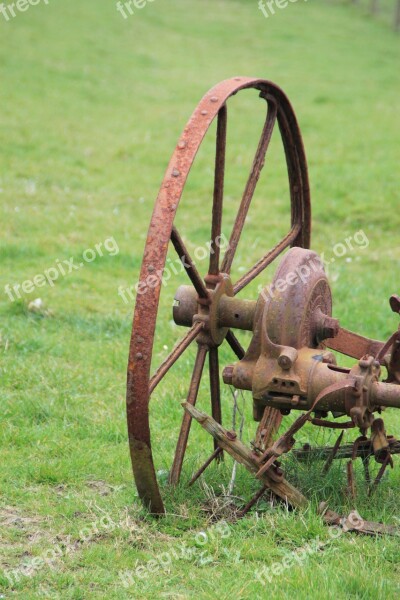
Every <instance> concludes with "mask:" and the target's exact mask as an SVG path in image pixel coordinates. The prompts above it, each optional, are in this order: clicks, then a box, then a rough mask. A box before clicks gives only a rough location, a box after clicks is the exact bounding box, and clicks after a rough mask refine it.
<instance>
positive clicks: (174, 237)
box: [171, 225, 208, 298]
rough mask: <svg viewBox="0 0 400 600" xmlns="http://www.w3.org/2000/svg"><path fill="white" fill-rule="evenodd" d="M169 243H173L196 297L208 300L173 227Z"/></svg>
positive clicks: (196, 272) (205, 290) (192, 264)
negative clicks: (196, 294)
mask: <svg viewBox="0 0 400 600" xmlns="http://www.w3.org/2000/svg"><path fill="white" fill-rule="evenodd" d="M171 242H172V243H173V245H174V248H175V250H176V252H177V254H178V256H179V258H180V259H181V262H182V264H183V266H184V268H185V271H186V273H187V274H188V276H189V279H190V281H191V282H192V283H193V285H194V287H195V289H196V291H197V293H198V295H199V296H200V298H208V292H207V289H206V286H205V284H204V281H203V280H202V278H201V277H200V275H199V272H198V271H197V269H196V267H195V265H194V262H193V261H192V259H191V257H190V254H189V252H188V250H187V248H186V246H185V244H184V243H183V240H182V238H181V236H180V235H179V232H178V230H177V228H176V227H175V225H174V226H173V227H172V232H171Z"/></svg>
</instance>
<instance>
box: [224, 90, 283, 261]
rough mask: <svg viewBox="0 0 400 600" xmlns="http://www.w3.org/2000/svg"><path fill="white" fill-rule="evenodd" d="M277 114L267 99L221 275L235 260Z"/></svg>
mask: <svg viewBox="0 0 400 600" xmlns="http://www.w3.org/2000/svg"><path fill="white" fill-rule="evenodd" d="M277 112H278V106H277V104H276V102H275V101H274V100H273V99H272V98H268V111H267V117H266V120H265V124H264V128H263V131H262V134H261V137H260V141H259V143H258V147H257V151H256V155H255V157H254V161H253V165H252V168H251V172H250V175H249V178H248V180H247V183H246V187H245V190H244V193H243V196H242V201H241V203H240V207H239V211H238V213H237V215H236V220H235V223H234V226H233V229H232V233H231V236H230V238H229V245H228V249H227V251H226V253H225V256H224V260H223V261H222V265H221V271H222V273H230V272H231V267H232V263H233V259H234V258H235V253H236V249H237V246H238V243H239V240H240V236H241V234H242V230H243V226H244V223H245V220H246V217H247V213H248V211H249V208H250V204H251V201H252V198H253V195H254V192H255V189H256V185H257V182H258V180H259V178H260V174H261V171H262V168H263V167H264V163H265V154H266V152H267V150H268V146H269V143H270V141H271V137H272V132H273V130H274V126H275V121H276V116H277Z"/></svg>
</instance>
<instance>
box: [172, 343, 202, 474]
mask: <svg viewBox="0 0 400 600" xmlns="http://www.w3.org/2000/svg"><path fill="white" fill-rule="evenodd" d="M207 352H208V346H205V345H203V344H199V347H198V350H197V356H196V361H195V363H194V369H193V373H192V379H191V381H190V387H189V392H188V395H187V400H186V402H188V403H189V404H191V405H192V406H194V405H195V404H196V400H197V395H198V393H199V387H200V382H201V376H202V374H203V369H204V363H205V360H206V356H207ZM191 424H192V418H191V416H190V415H189V414H188V413H187V412H185V414H184V416H183V419H182V425H181V430H180V433H179V438H178V442H177V444H176V451H175V457H174V462H173V465H172V468H171V472H170V474H169V482H170V483H171V484H172V485H176V484H177V483H179V479H180V476H181V471H182V465H183V459H184V456H185V452H186V447H187V443H188V439H189V433H190V426H191Z"/></svg>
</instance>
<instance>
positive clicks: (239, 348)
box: [225, 330, 245, 360]
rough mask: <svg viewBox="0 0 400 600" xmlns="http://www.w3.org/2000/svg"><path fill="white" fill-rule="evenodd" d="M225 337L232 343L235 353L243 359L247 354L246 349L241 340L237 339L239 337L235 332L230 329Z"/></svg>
mask: <svg viewBox="0 0 400 600" xmlns="http://www.w3.org/2000/svg"><path fill="white" fill-rule="evenodd" d="M225 339H226V341H227V342H228V344H229V345H230V347H231V348H232V350H233V351H234V353H235V354H236V356H237V357H238V359H239V360H241V359H242V358H243V356H244V355H245V351H244V349H243V348H242V345H241V343H240V342H239V340H238V339H237V337H236V336H235V334H234V333H232V331H231V330H229V331H228V333H227V334H226V338H225Z"/></svg>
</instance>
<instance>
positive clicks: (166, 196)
mask: <svg viewBox="0 0 400 600" xmlns="http://www.w3.org/2000/svg"><path fill="white" fill-rule="evenodd" d="M245 89H255V90H258V91H259V92H260V97H261V98H262V99H264V100H265V101H266V106H267V110H266V118H265V124H264V127H263V130H262V133H261V137H260V141H259V144H258V147H257V151H256V154H255V157H254V161H253V165H252V169H251V172H250V174H249V177H248V180H247V184H246V187H245V190H244V193H243V196H242V200H241V203H240V207H239V211H238V213H237V216H236V220H235V223H234V227H233V230H232V233H231V236H230V239H229V246H228V249H227V251H226V253H225V255H224V258H223V261H222V264H221V265H220V256H219V252H218V248H217V247H216V248H215V252H213V253H211V254H210V262H209V271H208V274H207V275H206V277H204V279H203V278H202V277H201V276H200V274H199V273H198V271H197V269H196V267H195V266H194V264H193V262H192V260H191V258H190V255H189V252H188V250H187V248H186V247H185V244H184V242H183V240H182V238H181V236H180V234H179V232H178V231H177V229H176V228H175V226H174V218H175V214H176V211H177V207H178V203H179V201H180V198H181V195H182V192H183V189H184V186H185V182H186V179H187V177H188V174H189V171H190V169H191V167H192V164H193V162H194V159H195V156H196V154H197V151H198V149H199V147H200V145H201V143H202V141H203V138H204V136H205V135H206V133H207V130H208V129H209V127H210V124H211V123H212V122H213V121H214V119H217V133H216V156H215V176H214V192H213V210H212V216H211V240H216V239H217V238H218V236H219V235H220V234H221V221H222V202H223V188H224V171H225V147H226V127H227V100H228V99H229V98H230V97H231V96H233V95H235V94H237V93H238V92H240V91H241V90H245ZM264 106H265V105H264ZM276 122H277V123H278V126H279V130H280V134H281V137H282V142H283V147H284V150H285V157H286V163H287V170H288V177H289V187H290V199H291V228H290V231H289V232H288V233H287V235H286V236H285V237H284V238H283V239H282V240H281V241H280V243H279V244H277V245H276V246H275V247H274V248H272V249H271V250H269V251H268V252H266V254H265V255H264V256H263V257H262V258H261V259H260V260H259V261H258V262H257V263H256V264H255V265H254V266H253V267H252V268H251V269H250V270H249V271H248V272H247V273H246V274H244V275H243V276H242V277H241V278H240V279H239V280H238V281H237V282H236V283H234V284H233V293H234V294H237V293H238V292H239V291H240V290H242V289H243V288H244V287H245V286H246V285H247V284H249V283H250V282H251V281H252V280H253V279H254V278H255V277H256V276H257V275H259V274H260V273H261V272H262V271H263V270H264V269H265V268H266V267H267V266H268V265H269V264H270V263H271V262H272V261H274V260H275V259H276V258H277V257H278V256H279V255H280V254H281V253H282V252H283V251H284V250H286V249H287V248H288V247H290V246H299V247H303V248H308V247H309V243H310V227H311V209H310V191H309V182H308V173H307V163H306V157H305V152H304V147H303V142H302V139H301V134H300V130H299V127H298V124H297V120H296V117H295V114H294V111H293V109H292V107H291V105H290V103H289V100H288V99H287V97H286V95H285V94H284V93H283V92H282V90H281V89H280V88H279V87H277V86H276V85H274V84H272V83H271V82H269V81H266V80H261V79H252V78H246V77H235V78H233V79H229V80H226V81H223V82H222V83H220V84H218V85H217V86H215V87H214V88H212V89H211V90H210V91H209V92H208V93H207V94H206V95H205V96H204V97H203V99H202V100H201V102H200V103H199V105H198V106H197V108H196V109H195V111H194V113H193V114H192V116H191V118H190V120H189V122H188V123H187V125H186V127H185V129H184V130H183V133H182V135H181V137H180V138H179V141H178V144H177V146H176V148H175V151H174V153H173V155H172V158H171V161H170V163H169V166H168V168H167V171H166V175H165V177H164V180H163V182H162V185H161V189H160V192H159V194H158V197H157V200H156V204H155V207H154V211H153V215H152V218H151V222H150V227H149V232H148V236H147V241H146V246H145V251H144V256H143V262H142V267H141V273H140V281H144V280H145V279H146V278H147V277H148V276H149V275H151V274H152V273H160V272H162V271H163V269H164V267H165V262H166V257H167V251H168V247H169V244H170V242H171V243H172V245H173V246H174V248H175V250H176V251H177V253H178V256H179V257H180V258H181V257H185V262H186V265H187V266H186V267H185V269H186V272H187V275H188V277H189V279H190V281H191V283H192V285H193V286H194V288H195V290H196V292H197V295H198V298H199V303H200V304H201V303H203V304H204V305H207V302H208V301H209V297H210V291H211V290H214V288H215V286H216V284H217V282H218V281H220V278H221V276H222V274H226V275H229V274H230V271H231V267H232V263H233V260H234V257H235V252H236V248H237V246H238V243H239V239H240V236H241V233H242V229H243V226H244V223H245V219H246V216H247V213H248V210H249V207H250V204H251V201H252V197H253V194H254V191H255V188H256V185H257V181H258V179H259V176H260V173H261V169H262V167H263V165H264V160H265V155H266V152H267V149H268V146H269V142H270V140H271V136H272V133H273V130H274V127H275V124H276ZM160 288H161V284H160V282H158V283H157V284H156V285H155V287H149V288H148V289H147V291H146V294H145V295H139V294H138V296H137V300H136V306H135V313H134V318H133V327H132V336H131V341H130V352H129V362H128V373H127V396H126V402H127V422H128V434H129V447H130V455H131V460H132V467H133V473H134V477H135V482H136V486H137V489H138V493H139V496H140V498H141V500H142V502H143V504H144V505H145V506H146V507H147V508H148V509H149V511H150V512H151V513H153V514H163V513H164V512H165V509H164V504H163V500H162V497H161V493H160V489H159V485H158V482H157V477H156V472H155V467H154V462H153V455H152V449H151V433H150V423H149V400H150V396H151V393H152V392H153V390H154V389H155V387H156V386H157V385H158V384H159V383H160V382H161V381H162V379H163V378H164V376H165V375H166V373H167V372H168V371H169V369H170V368H171V367H172V365H173V364H174V363H175V362H176V361H177V360H178V359H179V357H180V356H181V355H182V354H183V352H184V351H185V349H186V348H188V346H189V345H190V344H191V343H193V342H194V341H197V343H198V350H197V356H196V360H195V365H194V370H193V374H192V377H191V381H190V385H189V392H188V397H187V402H189V403H191V404H194V403H195V402H196V398H197V393H198V390H199V385H200V381H201V376H202V372H203V368H204V365H205V361H206V358H207V357H208V360H209V371H210V397H211V409H212V415H213V417H214V418H215V419H216V420H217V421H219V422H220V420H221V406H220V370H219V362H218V345H216V344H215V343H213V344H211V343H210V344H208V343H207V336H205V335H204V332H202V330H203V328H204V323H202V322H201V321H198V322H194V324H193V326H192V327H191V328H190V329H189V331H188V332H187V333H186V335H185V336H184V337H183V339H182V340H181V342H179V344H178V345H177V346H176V347H175V348H174V350H173V351H172V352H171V354H170V355H169V356H168V358H167V359H166V360H165V361H164V362H163V363H162V365H161V366H160V367H159V368H158V369H157V371H156V372H155V374H154V375H153V376H151V375H150V367H151V359H152V352H153V340H154V334H155V327H156V321H157V313H158V304H159V297H160ZM225 333H226V336H225V340H226V342H227V343H228V344H229V345H230V347H231V348H232V350H233V352H234V353H235V354H236V355H237V356H238V357H239V358H242V357H243V355H244V350H243V348H242V347H241V345H240V343H239V341H238V340H237V338H236V336H235V335H234V333H233V332H232V331H231V330H228V331H227V332H225ZM222 337H224V336H222ZM178 410H181V407H180V405H179V409H178ZM189 431H190V417H189V415H187V413H185V416H184V417H183V421H182V426H181V430H180V433H179V437H178V443H177V448H176V453H175V457H174V460H173V465H172V470H171V473H170V482H171V483H177V482H178V481H179V477H180V473H181V469H182V464H183V459H184V455H185V451H186V446H187V441H188V436H189Z"/></svg>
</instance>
